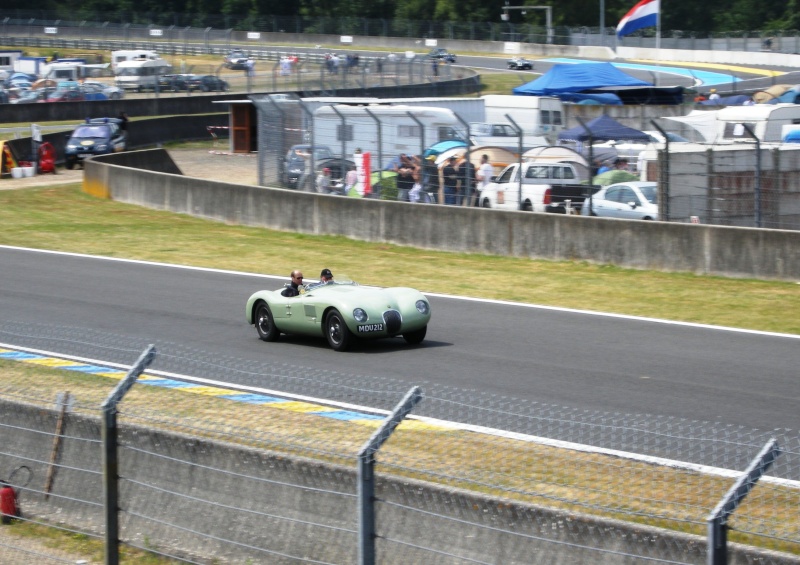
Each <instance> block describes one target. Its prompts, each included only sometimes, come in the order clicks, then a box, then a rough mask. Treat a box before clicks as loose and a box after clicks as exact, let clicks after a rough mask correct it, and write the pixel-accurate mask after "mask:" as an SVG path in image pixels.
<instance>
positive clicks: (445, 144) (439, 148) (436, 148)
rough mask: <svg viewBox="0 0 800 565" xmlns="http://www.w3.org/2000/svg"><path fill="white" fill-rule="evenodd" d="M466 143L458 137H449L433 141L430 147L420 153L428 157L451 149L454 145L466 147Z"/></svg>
mask: <svg viewBox="0 0 800 565" xmlns="http://www.w3.org/2000/svg"><path fill="white" fill-rule="evenodd" d="M466 146H467V143H466V142H465V141H461V140H460V139H450V140H448V141H440V142H439V143H434V144H433V145H431V146H430V147H428V148H427V149H426V150H425V153H423V154H422V156H423V157H430V156H431V155H439V154H440V153H443V152H444V151H447V150H448V149H453V148H455V147H466Z"/></svg>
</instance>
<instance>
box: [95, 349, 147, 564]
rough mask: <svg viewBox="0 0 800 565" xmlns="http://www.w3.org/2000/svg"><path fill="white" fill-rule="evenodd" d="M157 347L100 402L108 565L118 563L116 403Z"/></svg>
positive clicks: (131, 384) (144, 366)
mask: <svg viewBox="0 0 800 565" xmlns="http://www.w3.org/2000/svg"><path fill="white" fill-rule="evenodd" d="M155 356H156V348H155V346H154V345H149V346H148V347H147V349H145V350H144V352H142V354H141V355H140V356H139V359H137V360H136V363H134V364H133V367H131V370H130V371H128V374H127V375H125V378H123V379H122V380H121V381H120V382H119V384H117V386H116V387H115V388H114V390H113V391H112V392H111V394H110V395H108V398H106V399H105V401H104V402H103V404H102V405H101V408H102V412H103V426H102V429H101V430H100V433H101V439H102V442H103V499H104V502H105V514H106V536H105V561H104V563H105V565H119V515H118V513H117V511H118V509H119V475H118V471H119V462H118V460H117V405H118V404H119V403H120V402H121V401H122V398H123V397H124V396H125V394H126V393H127V392H128V390H130V388H131V387H132V386H133V383H135V382H136V379H137V378H138V377H139V375H141V374H142V373H143V372H144V370H145V369H146V368H147V367H148V366H150V364H151V363H152V362H153V359H155Z"/></svg>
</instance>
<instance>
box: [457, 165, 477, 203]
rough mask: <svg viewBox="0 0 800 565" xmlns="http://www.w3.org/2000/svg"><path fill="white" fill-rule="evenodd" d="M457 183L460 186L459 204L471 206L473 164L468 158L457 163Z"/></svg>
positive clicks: (473, 182)
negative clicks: (460, 199)
mask: <svg viewBox="0 0 800 565" xmlns="http://www.w3.org/2000/svg"><path fill="white" fill-rule="evenodd" d="M458 172H459V180H458V182H459V184H460V188H461V198H463V200H462V202H459V204H461V205H463V206H472V195H473V194H474V192H475V165H473V164H472V163H471V162H470V161H469V160H468V159H464V160H463V161H462V162H461V163H459V165H458Z"/></svg>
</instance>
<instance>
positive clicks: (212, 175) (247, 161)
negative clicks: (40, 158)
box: [0, 149, 258, 190]
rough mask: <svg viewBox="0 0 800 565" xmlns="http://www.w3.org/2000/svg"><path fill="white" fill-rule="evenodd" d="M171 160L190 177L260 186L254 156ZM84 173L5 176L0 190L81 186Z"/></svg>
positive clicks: (192, 155) (204, 152)
mask: <svg viewBox="0 0 800 565" xmlns="http://www.w3.org/2000/svg"><path fill="white" fill-rule="evenodd" d="M169 154H170V156H171V157H172V159H173V160H174V161H175V163H176V164H177V165H178V167H179V168H180V170H181V171H183V174H184V175H186V176H188V177H197V178H202V179H211V180H222V181H225V182H232V183H236V184H253V185H255V184H258V159H257V157H256V154H255V153H228V152H227V151H224V150H213V149H212V150H208V149H176V150H170V151H169ZM82 180H83V169H80V168H76V169H73V170H71V171H70V170H67V169H64V168H59V169H58V173H57V174H52V173H48V174H42V175H35V176H33V177H29V178H21V179H15V178H11V176H10V175H4V176H3V178H1V179H0V190H14V189H20V188H28V187H32V186H49V185H54V184H67V183H74V182H81V181H82Z"/></svg>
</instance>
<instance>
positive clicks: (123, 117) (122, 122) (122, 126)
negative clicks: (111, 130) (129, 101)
mask: <svg viewBox="0 0 800 565" xmlns="http://www.w3.org/2000/svg"><path fill="white" fill-rule="evenodd" d="M118 119H119V130H120V131H121V132H122V136H123V137H124V138H125V140H126V141H127V139H128V114H126V113H125V112H120V113H119V116H118Z"/></svg>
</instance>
